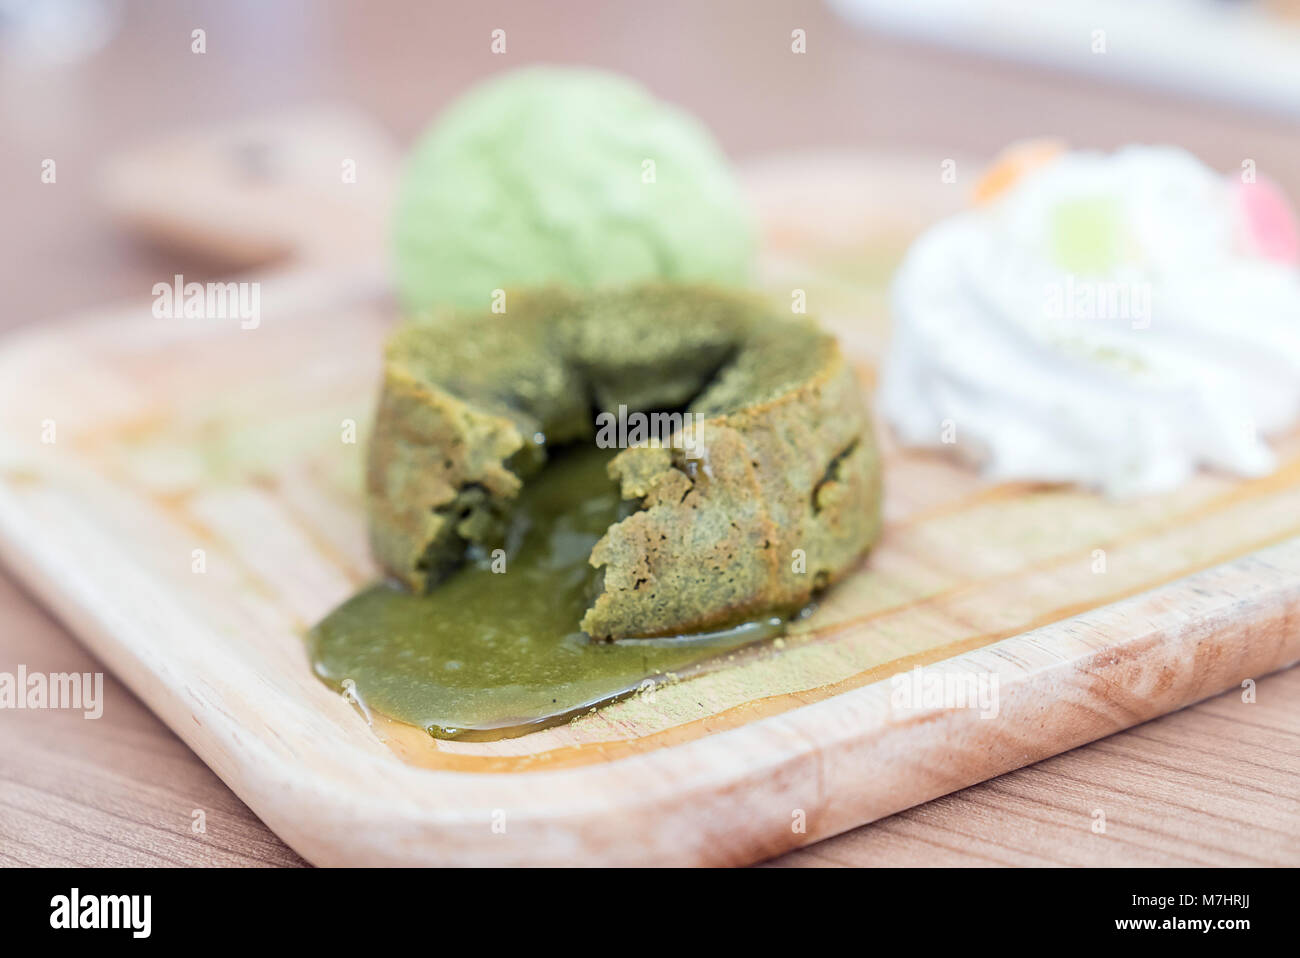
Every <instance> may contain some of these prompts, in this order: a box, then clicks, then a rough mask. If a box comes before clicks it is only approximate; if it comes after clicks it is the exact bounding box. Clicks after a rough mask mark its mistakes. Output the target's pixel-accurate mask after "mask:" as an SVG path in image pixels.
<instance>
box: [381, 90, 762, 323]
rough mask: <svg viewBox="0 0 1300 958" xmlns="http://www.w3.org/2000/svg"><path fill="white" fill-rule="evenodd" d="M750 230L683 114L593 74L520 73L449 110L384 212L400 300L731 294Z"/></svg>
mask: <svg viewBox="0 0 1300 958" xmlns="http://www.w3.org/2000/svg"><path fill="white" fill-rule="evenodd" d="M754 246H755V240H754V229H753V223H752V220H751V216H750V213H749V210H748V208H747V206H746V203H745V200H744V197H743V196H742V194H741V191H740V188H739V186H738V184H737V183H736V180H735V178H734V177H733V176H732V174H731V171H730V169H729V168H728V166H727V161H726V159H725V157H724V156H723V155H722V152H721V151H720V150H719V148H718V146H717V144H715V143H714V141H713V139H712V138H711V137H710V136H709V134H708V132H707V131H706V130H705V129H704V127H703V126H702V125H701V124H700V123H699V122H698V121H697V120H695V119H694V118H693V117H691V116H688V115H687V114H685V113H683V112H682V111H680V110H678V109H676V108H674V107H671V106H669V105H667V104H665V103H662V102H660V101H658V100H656V99H654V98H653V97H652V96H651V95H650V94H649V93H648V92H647V91H645V90H644V89H642V88H641V87H640V86H638V85H636V84H635V83H632V82H630V81H628V80H626V79H623V78H621V77H618V76H614V75H612V74H607V73H602V72H599V71H595V70H579V69H560V68H532V69H527V70H520V71H516V72H513V73H509V74H506V75H504V76H501V77H499V78H497V79H494V80H491V81H489V82H488V83H485V84H483V85H482V86H480V87H478V88H476V89H474V90H472V91H470V92H469V93H468V94H466V95H465V96H464V97H462V98H461V99H460V100H458V101H456V102H455V103H454V104H452V106H451V107H450V108H449V109H448V110H447V111H446V113H445V114H444V115H443V116H442V117H441V118H440V119H439V120H438V122H437V123H435V124H434V126H433V128H432V129H431V130H430V131H429V132H428V133H427V134H426V135H425V136H424V138H423V139H422V140H421V141H420V142H419V143H418V144H417V145H416V147H415V150H414V152H413V154H412V156H411V158H410V160H409V164H408V166H407V168H406V171H405V175H404V177H403V181H402V185H401V190H400V194H399V197H398V203H397V210H396V215H395V247H396V249H395V253H396V269H397V277H396V278H397V284H398V290H399V293H400V295H401V297H402V300H403V303H404V305H405V306H406V307H407V308H409V309H412V310H420V309H424V308H428V307H431V306H434V305H438V304H450V305H454V306H459V307H464V308H472V309H486V308H489V307H490V306H491V305H492V304H493V296H494V291H495V290H498V289H502V290H509V289H512V288H520V287H527V286H540V285H547V284H563V285H569V286H573V287H576V288H593V287H601V286H610V285H615V284H621V283H626V282H630V281H635V280H639V279H647V278H662V279H670V280H695V281H711V282H714V283H719V284H724V285H741V284H744V283H746V282H747V281H748V279H749V277H750V267H751V262H752V259H753V253H754Z"/></svg>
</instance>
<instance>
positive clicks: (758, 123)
mask: <svg viewBox="0 0 1300 958" xmlns="http://www.w3.org/2000/svg"><path fill="white" fill-rule="evenodd" d="M450 6H452V7H454V9H443V8H439V7H438V6H437V5H427V4H410V5H406V4H386V3H367V4H364V5H363V4H360V3H350V4H349V3H334V4H319V5H317V4H313V5H311V10H310V17H308V14H307V13H306V12H305V11H306V9H307V8H306V7H303V8H292V9H281V10H278V11H276V12H275V13H273V14H269V15H261V16H254V15H253V14H251V13H250V12H249V11H251V10H253V9H254V8H251V7H244V6H243V5H226V6H225V7H223V6H222V5H220V4H217V3H192V4H187V3H177V4H168V5H165V6H164V5H156V4H147V5H146V4H132V3H128V4H126V5H125V7H124V19H123V22H122V23H121V25H120V29H119V31H118V32H117V33H116V35H115V36H114V37H113V39H112V40H111V42H110V43H109V45H108V46H107V47H106V48H105V49H103V50H102V51H100V52H99V53H97V54H95V55H93V56H92V57H91V58H89V59H86V60H84V61H80V62H78V63H76V64H72V65H63V66H58V67H53V66H48V65H42V64H39V63H33V62H27V61H25V60H23V59H22V58H18V57H11V56H7V57H5V58H4V59H3V60H0V126H2V127H3V129H4V130H5V131H6V133H5V139H6V150H5V151H4V152H3V153H2V154H0V184H3V186H2V187H0V189H2V190H3V194H0V195H3V204H4V205H3V209H4V210H5V211H6V213H7V215H6V216H5V217H4V218H3V221H2V222H0V269H3V270H4V271H5V272H4V276H3V278H4V282H3V287H2V288H3V289H4V290H5V293H6V297H5V298H6V309H5V311H4V312H3V313H2V314H0V327H10V326H17V325H20V324H25V323H29V322H40V321H43V320H47V319H51V318H54V317H57V316H59V315H65V314H67V313H69V312H70V311H75V310H78V309H82V308H86V307H93V306H97V305H100V304H103V303H105V302H111V301H118V300H122V299H130V298H134V299H135V300H137V301H139V302H145V301H146V295H147V293H148V290H149V289H150V287H151V286H152V285H153V283H155V282H157V281H158V280H159V279H160V278H163V277H170V276H171V275H172V274H173V273H175V272H183V273H185V274H186V277H187V279H195V280H204V279H208V278H216V277H219V276H221V275H223V272H224V271H226V270H227V269H228V267H227V266H226V265H225V264H220V263H212V262H193V261H190V260H187V259H186V258H184V257H181V256H178V255H177V254H176V253H175V252H174V251H169V250H160V249H153V248H147V247H142V246H140V245H139V244H137V243H135V242H133V241H132V240H130V239H127V238H125V237H124V236H122V235H121V233H120V231H118V230H117V229H116V228H115V226H114V225H113V224H112V223H110V222H108V221H107V219H106V217H105V216H103V215H102V213H100V212H99V211H98V210H97V208H96V195H97V193H96V190H97V182H96V176H97V173H98V170H99V164H100V162H101V161H102V159H103V157H104V156H106V155H108V154H110V153H112V152H113V151H115V150H118V149H121V148H123V147H126V146H129V145H131V144H132V143H135V142H138V141H139V140H140V139H141V138H144V137H147V136H149V135H153V134H158V133H163V132H166V131H168V130H172V129H174V128H176V127H178V126H182V125H185V126H190V125H201V124H203V123H205V122H211V121H217V120H225V119H230V118H233V117H238V116H242V115H246V114H248V113H250V112H260V111H267V110H272V109H277V108H282V107H288V106H292V105H296V104H305V103H317V102H322V101H342V102H344V103H349V104H353V105H356V106H360V107H361V108H363V109H365V110H366V111H368V112H370V113H371V114H373V115H374V116H375V117H376V118H377V119H378V120H379V121H380V122H382V123H383V124H384V125H386V126H387V127H388V128H390V129H391V130H393V131H394V133H396V134H397V135H398V136H399V137H401V138H402V139H403V140H406V139H409V137H410V136H412V135H413V134H414V133H415V132H416V131H417V130H418V129H419V127H420V126H421V125H422V124H423V123H424V121H425V120H426V119H427V118H428V116H429V115H430V114H431V113H433V112H434V111H435V110H436V109H437V108H438V107H439V106H440V105H441V104H442V103H444V102H446V100H447V99H448V98H449V97H450V96H452V95H453V94H454V93H455V92H456V91H457V90H459V89H461V88H463V87H464V86H465V85H466V84H467V83H469V82H471V81H472V80H473V79H474V78H476V77H479V76H483V75H485V74H487V73H489V72H492V71H495V70H499V69H502V68H504V67H505V66H508V65H519V64H523V63H525V62H531V61H536V60H543V61H549V62H583V63H589V64H594V65H598V66H604V67H610V68H615V69H621V70H623V71H625V72H628V73H631V74H633V75H635V76H637V77H639V78H641V79H642V80H644V81H645V82H647V83H648V84H649V85H650V86H651V87H652V88H653V89H655V90H656V91H657V92H659V93H660V94H662V95H664V96H666V97H668V98H670V99H673V100H676V101H678V102H681V103H683V104H685V105H687V106H689V107H690V108H691V109H693V110H694V111H696V112H697V113H698V114H700V115H701V116H702V117H703V118H704V119H705V121H706V122H707V123H709V125H710V126H712V127H713V129H714V130H715V131H716V132H717V134H718V136H719V137H720V139H721V140H722V142H723V145H724V146H725V147H726V148H727V149H728V150H729V151H730V152H731V153H732V154H733V155H735V156H740V157H743V156H751V155H756V154H761V153H764V152H769V151H774V150H781V149H789V148H791V147H807V146H819V147H820V146H832V147H833V146H853V147H863V146H867V147H869V146H871V145H877V144H878V145H884V144H888V145H890V146H893V147H898V146H904V147H907V146H915V147H922V148H928V149H931V150H932V149H935V148H951V150H952V152H953V153H954V154H969V153H980V152H983V153H987V152H991V151H992V150H995V149H996V148H997V147H998V146H999V145H1001V144H1002V143H1003V142H1005V141H1007V140H1009V139H1013V138H1015V137H1018V136H1023V135H1028V134H1036V133H1043V132H1050V133H1057V134H1064V135H1066V136H1068V137H1069V138H1070V139H1071V140H1072V141H1073V142H1075V143H1078V144H1082V145H1095V146H1113V145H1116V144H1119V143H1122V142H1126V141H1130V140H1146V141H1157V142H1161V141H1164V142H1175V143H1179V144H1182V145H1184V146H1187V147H1189V148H1191V149H1193V150H1195V151H1196V152H1198V153H1199V154H1200V155H1201V156H1202V157H1204V158H1205V159H1206V160H1207V161H1209V162H1211V163H1213V164H1215V165H1216V166H1219V167H1220V168H1225V169H1226V168H1236V167H1238V166H1239V165H1240V163H1241V160H1242V159H1243V158H1251V159H1254V160H1255V161H1256V163H1257V164H1258V166H1259V168H1260V169H1261V171H1265V172H1268V173H1269V174H1270V175H1273V176H1274V178H1276V179H1279V180H1281V181H1282V182H1283V183H1284V185H1285V186H1287V188H1288V189H1289V190H1290V191H1291V192H1292V194H1293V195H1300V163H1297V162H1296V160H1297V158H1300V134H1298V132H1297V130H1296V129H1295V128H1294V126H1293V125H1291V124H1289V123H1288V122H1286V121H1284V120H1281V119H1277V118H1274V117H1268V116H1263V115H1250V114H1248V113H1245V112H1243V111H1241V110H1230V109H1227V108H1224V107H1211V106H1206V105H1203V104H1198V103H1193V102H1189V101H1183V100H1180V99H1177V98H1174V97H1167V96H1157V95H1154V94H1146V93H1136V92H1134V91H1131V90H1127V89H1124V88H1121V87H1119V86H1111V85H1107V84H1104V83H1089V84H1084V83H1083V82H1081V81H1079V80H1077V79H1074V78H1071V77H1066V76H1060V75H1055V74H1049V73H1044V72H1036V71H1031V70H1027V69H1020V68H1016V67H1012V66H1008V65H1005V64H992V63H987V62H982V61H979V60H975V59H970V58H965V57H962V56H958V55H954V54H948V53H939V52H935V51H930V50H926V49H923V48H919V47H913V46H909V45H906V44H901V43H897V42H894V41H891V40H887V39H882V38H879V37H871V36H866V35H862V34H858V33H855V32H854V31H852V30H850V29H849V28H848V27H846V26H844V25H841V24H839V23H838V22H836V21H835V20H834V19H833V18H832V17H831V15H830V14H829V13H828V12H827V11H826V10H825V8H823V7H821V6H820V5H817V4H812V3H808V4H791V3H759V4H754V3H744V2H741V0H728V2H725V3H718V4H710V5H707V6H706V5H700V4H693V3H687V2H682V3H676V2H668V3H663V4H655V5H651V6H649V7H647V6H646V5H644V4H641V3H636V2H630V3H627V4H598V3H594V2H590V3H589V2H576V0H566V2H563V3H561V4H558V5H548V9H547V10H542V9H541V5H533V4H526V3H518V4H490V3H489V4H474V5H465V4H457V5H450ZM498 27H499V28H503V29H506V30H507V35H508V38H509V46H508V49H509V53H508V58H509V59H510V60H511V61H512V62H511V63H503V62H502V61H501V59H500V58H493V57H492V56H491V55H490V54H489V53H488V43H487V37H488V35H489V33H490V31H491V30H492V29H495V28H498ZM796 27H798V28H802V29H805V30H806V31H807V34H808V38H809V52H808V54H807V55H805V56H804V57H802V58H796V57H792V56H790V55H789V53H788V43H789V36H790V31H791V30H792V29H794V28H796ZM196 28H202V29H204V30H205V31H206V32H207V44H208V52H207V53H206V54H203V55H196V54H193V53H191V51H190V36H191V31H192V30H193V29H196ZM47 158H53V159H55V160H56V161H57V164H58V166H57V169H58V179H57V182H56V183H55V184H52V185H49V184H42V183H41V182H40V169H41V163H42V161H43V160H44V159H47ZM19 665H25V666H26V667H27V669H28V670H29V671H33V672H35V671H41V672H64V671H96V670H97V669H99V668H100V666H98V665H97V663H96V662H95V661H94V659H93V658H92V657H91V656H90V655H89V654H88V653H87V652H85V651H84V650H83V649H82V647H81V646H80V645H79V644H78V643H77V641H76V639H75V638H74V637H73V636H71V635H70V634H69V633H68V631H67V630H66V629H64V628H63V627H62V626H61V625H60V624H59V623H58V622H56V621H54V620H53V619H51V618H50V617H49V615H48V614H47V613H46V612H45V611H44V610H43V609H42V608H40V607H39V606H38V605H37V604H36V603H35V602H34V601H33V600H32V599H31V597H30V596H28V595H26V594H25V593H24V592H23V591H22V590H21V589H20V588H19V587H18V586H17V585H16V584H15V582H14V580H13V579H12V578H11V577H9V575H8V574H7V573H4V572H0V671H7V672H13V671H15V670H16V669H17V668H18V667H19ZM104 688H105V703H104V712H103V716H102V718H100V719H98V720H95V721H88V720H85V719H83V718H82V717H81V715H80V713H68V712H57V711H32V712H29V711H0V862H2V863H4V864H30V865H59V864H62V865H76V864H96V865H150V864H153V865H194V864H205V865H262V864H266V865H293V864H302V862H301V859H299V858H298V856H297V855H295V854H294V853H293V851H291V850H290V849H289V848H287V847H286V846H285V845H284V844H283V843H282V842H280V841H279V840H278V839H277V838H276V837H275V836H274V835H273V834H272V833H271V832H270V831H268V830H267V829H266V827H265V826H263V825H262V824H261V822H260V821H258V819H257V818H256V817H255V816H254V815H253V814H252V812H250V811H249V809H248V808H247V807H246V806H244V805H243V803H242V802H240V801H239V799H237V798H236V797H235V796H234V795H233V794H232V793H231V792H230V791H229V789H227V788H226V787H225V786H224V785H223V784H222V783H221V781H220V780H219V779H218V778H217V777H216V776H215V775H214V774H213V773H212V772H211V771H209V770H208V769H207V768H206V766H204V765H203V763H202V762H200V761H199V760H198V759H197V758H196V757H195V756H194V755H193V753H191V752H190V751H189V750H188V748H187V747H186V746H185V745H184V744H183V743H182V742H181V741H180V740H179V739H178V738H177V737H176V736H175V735H173V734H172V733H171V732H170V731H169V730H168V729H167V728H166V727H165V726H164V725H163V724H162V723H161V722H160V721H158V720H157V719H156V718H155V717H154V716H153V715H152V714H151V713H150V712H149V711H148V710H147V709H146V708H145V707H144V706H143V705H142V704H141V703H140V702H139V701H138V700H137V699H136V698H135V697H134V696H133V695H132V694H131V693H130V692H129V690H127V689H126V688H125V687H123V686H122V685H121V684H120V683H118V682H116V681H115V680H114V679H113V677H112V676H111V675H107V676H105V685H104ZM1255 697H1256V701H1254V702H1249V703H1248V702H1244V701H1243V700H1242V695H1241V694H1240V693H1237V692H1234V693H1227V694H1225V695H1221V696H1219V697H1217V698H1215V699H1212V700H1210V701H1208V702H1205V703H1202V704H1200V705H1197V706H1195V707H1193V708H1189V709H1186V710H1184V711H1182V712H1179V713H1176V714H1174V715H1170V716H1166V717H1165V718H1162V719H1158V720H1156V721H1153V722H1149V723H1147V724H1145V725H1142V726H1139V727H1137V728H1135V729H1132V730H1130V731H1128V732H1124V733H1121V734H1118V735H1114V736H1111V737H1110V738H1107V739H1105V740H1103V741H1100V742H1097V743H1094V744H1092V745H1089V746H1086V747H1084V748H1080V749H1076V750H1075V751H1073V752H1070V753H1067V754H1065V755H1061V756H1058V757H1056V758H1054V759H1051V760H1048V761H1046V762H1042V763H1040V764H1038V765H1035V766H1033V767H1030V768H1026V769H1022V770H1020V771H1018V772H1014V773H1012V774H1009V775H1005V776H1002V777H1001V778H998V779H995V780H993V781H990V782H986V783H984V784H982V785H978V786H975V787H973V788H969V789H966V790H965V791H962V792H959V793H956V794H954V795H950V796H947V797H946V798H943V799H939V800H937V801H934V802H931V803H929V804H927V805H924V806H921V807H918V808H914V809H912V810H910V811H907V812H904V813H902V814H899V815H895V816H893V817H892V818H889V819H887V820H884V821H881V822H877V823H875V824H873V825H869V826H866V827H863V828H859V829H857V830H855V831H853V832H849V833H847V834H845V835H842V836H839V837H837V838H833V839H830V840H828V841H824V842H821V843H819V844H817V845H814V846H812V847H810V848H807V849H803V850H801V851H797V852H794V853H792V854H789V855H786V856H784V857H783V858H781V859H779V860H777V861H776V862H774V863H773V864H778V865H875V864H880V865H948V864H969V865H990V864H1039V865H1050V864H1101V865H1160V864H1171V865H1178V864H1232V865H1250V864H1265V863H1276V864H1292V865H1295V864H1300V708H1297V705H1298V704H1300V669H1291V670H1290V671H1288V672H1284V673H1281V674H1277V675H1274V676H1269V677H1266V678H1263V679H1261V680H1259V682H1258V686H1257V688H1256V690H1255ZM197 811H202V813H203V815H202V820H203V824H204V828H203V830H202V831H201V832H197V831H195V829H194V824H193V823H194V822H195V820H196V817H197V816H196V814H195V813H196V812H197ZM1099 812H1100V813H1101V815H1103V816H1104V821H1105V830H1104V832H1099V831H1098V830H1097V829H1096V824H1095V823H1096V822H1097V821H1098V820H1099V817H1098V813H1099Z"/></svg>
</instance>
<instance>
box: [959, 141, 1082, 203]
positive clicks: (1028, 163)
mask: <svg viewBox="0 0 1300 958" xmlns="http://www.w3.org/2000/svg"><path fill="white" fill-rule="evenodd" d="M1066 149H1067V146H1066V143H1065V141H1064V140H1054V139H1048V138H1044V139H1038V140H1021V141H1020V142H1019V143H1012V144H1011V145H1010V146H1008V147H1007V148H1006V149H1005V150H1003V151H1002V152H1001V153H999V154H998V155H997V158H996V159H995V160H994V161H993V164H992V165H991V166H990V167H989V168H988V169H987V170H985V171H984V176H983V177H982V178H981V179H980V181H979V183H977V184H976V185H975V202H976V203H979V204H983V203H988V202H989V201H990V200H992V199H994V198H995V197H997V196H1000V195H1001V194H1002V193H1004V192H1006V191H1007V190H1008V189H1010V188H1011V187H1012V186H1013V185H1014V184H1015V183H1016V182H1018V181H1019V180H1021V179H1022V178H1024V176H1025V175H1026V174H1028V173H1032V172H1033V171H1034V170H1037V169H1041V168H1042V167H1044V166H1047V165H1048V164H1049V163H1052V162H1054V161H1055V160H1056V158H1057V157H1058V156H1060V155H1061V154H1062V153H1064V152H1065V151H1066Z"/></svg>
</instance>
